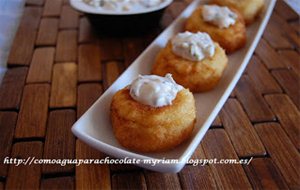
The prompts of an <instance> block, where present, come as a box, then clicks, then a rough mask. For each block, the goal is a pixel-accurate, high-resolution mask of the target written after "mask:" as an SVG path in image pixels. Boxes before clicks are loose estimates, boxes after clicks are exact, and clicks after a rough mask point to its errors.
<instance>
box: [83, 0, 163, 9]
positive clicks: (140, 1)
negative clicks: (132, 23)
mask: <svg viewBox="0 0 300 190" xmlns="http://www.w3.org/2000/svg"><path fill="white" fill-rule="evenodd" d="M82 1H83V2H85V3H87V4H89V5H91V6H93V7H96V8H98V9H104V10H110V11H116V12H122V11H131V10H139V9H145V8H151V7H155V6H158V5H160V4H161V3H162V2H164V1H165V0H82Z"/></svg>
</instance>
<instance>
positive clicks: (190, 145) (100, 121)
mask: <svg viewBox="0 0 300 190" xmlns="http://www.w3.org/2000/svg"><path fill="white" fill-rule="evenodd" d="M204 2H205V1H203V0H195V1H194V2H193V3H191V4H190V5H189V6H188V7H187V8H186V9H185V10H184V11H183V13H182V14H181V15H180V16H179V17H178V18H177V19H176V20H175V21H174V22H173V23H172V24H171V25H170V26H169V27H168V28H167V29H166V30H165V31H164V32H163V33H161V34H160V36H159V37H157V38H156V39H155V40H154V41H153V43H152V44H151V45H150V46H149V47H148V48H147V49H146V50H145V51H144V52H143V53H142V54H141V55H140V56H139V57H138V58H137V59H136V60H135V61H134V62H133V63H132V65H131V66H130V67H129V68H128V69H127V70H126V71H125V72H124V73H123V74H122V75H121V76H120V77H119V78H118V79H117V80H116V81H115V83H114V84H113V85H112V86H111V87H110V88H109V89H107V90H106V92H105V93H104V94H103V95H102V96H101V97H100V98H99V99H98V100H97V101H96V102H95V103H94V105H93V106H91V108H90V109H89V110H88V111H87V112H86V113H85V114H84V115H83V116H82V117H81V118H80V119H79V120H78V121H77V122H76V123H75V124H74V126H73V127H72V132H73V133H74V134H75V135H76V136H77V137H78V138H79V139H81V140H82V141H84V142H85V143H87V144H89V145H90V146H92V147H94V148H96V149H98V150H99V151H102V152H104V153H106V154H108V155H110V156H113V157H115V158H125V157H127V158H130V159H140V160H145V159H155V160H156V161H157V164H155V165H154V166H153V165H150V164H147V163H143V162H141V163H140V164H138V165H139V166H140V167H144V168H147V169H150V170H154V171H159V172H179V171H180V170H181V169H182V168H183V167H184V165H185V162H186V160H187V159H189V158H190V157H191V155H192V153H193V152H194V150H195V149H196V147H197V146H198V144H199V143H200V141H201V140H202V138H203V136H204V135H205V133H206V131H207V130H208V128H209V127H210V125H211V123H212V122H213V120H214V118H215V117H216V116H217V114H218V112H219V111H220V109H221V108H222V106H223V105H224V103H225V101H226V99H227V98H228V96H229V95H230V93H231V91H232V90H233V88H234V86H235V85H236V83H237V81H238V80H239V78H240V77H241V75H242V73H243V71H244V70H245V68H246V66H247V64H248V62H249V60H250V58H251V56H252V54H253V51H254V49H255V47H256V45H257V43H258V41H259V39H260V38H261V35H262V33H263V31H264V29H265V27H266V24H267V22H268V20H269V18H270V15H271V13H272V10H273V8H274V5H275V2H276V0H265V9H264V11H263V12H262V14H261V17H260V19H258V20H257V21H256V22H255V23H254V24H252V25H251V26H249V27H248V28H247V37H248V42H247V45H246V46H245V47H244V48H243V49H241V50H240V51H238V52H236V53H233V54H231V55H229V64H228V67H227V68H226V70H225V73H224V75H223V77H222V79H221V81H220V83H219V84H218V86H217V87H216V88H215V89H214V90H212V91H209V92H206V93H198V94H194V96H195V100H196V109H197V123H196V127H195V129H194V131H193V134H192V137H191V138H190V139H189V140H188V141H186V142H185V143H183V144H181V145H180V146H178V147H177V148H175V149H173V150H170V151H167V152H162V153H151V154H150V153H149V154H139V153H135V152H132V151H129V150H127V149H125V148H124V147H122V146H121V145H120V144H119V143H118V142H117V140H116V139H115V137H114V134H113V130H112V126H111V122H110V117H109V115H110V103H111V99H112V96H113V95H114V94H115V93H116V92H117V91H118V90H120V89H122V88H124V87H125V86H127V85H128V84H130V83H131V81H132V80H133V79H134V78H136V77H137V76H138V74H150V71H151V68H152V64H153V62H154V59H155V57H156V55H157V53H158V52H159V50H160V49H161V48H163V47H164V46H165V45H166V43H167V41H168V40H169V39H170V38H171V37H172V36H174V35H175V34H177V33H178V32H182V30H183V29H182V28H183V24H184V22H185V20H186V19H187V17H189V16H190V15H191V14H192V12H193V11H194V10H195V9H196V8H197V7H198V6H199V5H200V4H203V3H204ZM166 159H176V160H178V162H175V163H168V164H167V163H165V162H163V161H165V160H166Z"/></svg>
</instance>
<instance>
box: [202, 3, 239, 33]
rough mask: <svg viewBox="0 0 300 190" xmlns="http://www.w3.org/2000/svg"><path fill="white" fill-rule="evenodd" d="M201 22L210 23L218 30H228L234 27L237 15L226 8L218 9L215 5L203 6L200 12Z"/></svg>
mask: <svg viewBox="0 0 300 190" xmlns="http://www.w3.org/2000/svg"><path fill="white" fill-rule="evenodd" d="M202 17H203V20H204V21H206V22H209V23H212V24H214V25H216V26H218V27H219V28H228V27H229V26H230V25H234V24H235V22H236V19H237V15H236V14H235V13H234V12H232V11H231V10H230V9H229V8H228V7H220V6H217V5H204V6H203V11H202Z"/></svg>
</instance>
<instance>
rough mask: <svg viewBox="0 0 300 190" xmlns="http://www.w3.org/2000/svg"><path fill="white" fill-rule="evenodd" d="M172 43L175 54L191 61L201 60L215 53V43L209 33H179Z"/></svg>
mask: <svg viewBox="0 0 300 190" xmlns="http://www.w3.org/2000/svg"><path fill="white" fill-rule="evenodd" d="M171 43H172V50H173V53H174V54H176V55H178V56H180V57H182V58H185V59H187V60H190V61H201V60H202V59H204V58H206V57H212V56H213V55H214V54H215V44H214V42H213V41H212V39H211V38H210V36H209V35H208V34H207V33H202V32H198V33H191V32H184V33H179V34H177V35H176V36H175V37H174V38H173V39H172V41H171Z"/></svg>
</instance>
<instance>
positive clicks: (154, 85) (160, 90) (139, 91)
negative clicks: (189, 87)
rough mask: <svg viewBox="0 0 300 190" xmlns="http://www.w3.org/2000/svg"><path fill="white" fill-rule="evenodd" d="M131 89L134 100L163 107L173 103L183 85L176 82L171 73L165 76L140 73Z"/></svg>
mask: <svg viewBox="0 0 300 190" xmlns="http://www.w3.org/2000/svg"><path fill="white" fill-rule="evenodd" d="M129 89H130V95H131V97H132V98H133V99H134V100H136V101H138V102H140V103H142V104H145V105H149V106H152V107H162V106H167V105H172V101H173V100H174V99H175V98H176V96H177V93H178V92H179V91H180V90H182V89H183V87H182V86H181V85H178V84H176V82H175V81H174V80H173V78H172V75H171V74H167V75H166V76H165V77H160V76H157V75H143V76H142V75H139V76H138V78H136V79H135V80H134V81H133V82H132V83H131V85H130V86H129Z"/></svg>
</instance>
